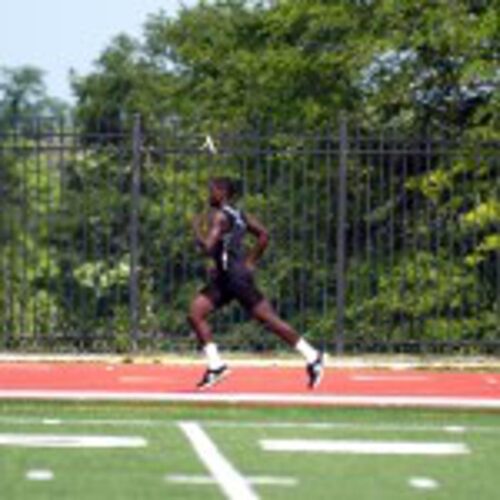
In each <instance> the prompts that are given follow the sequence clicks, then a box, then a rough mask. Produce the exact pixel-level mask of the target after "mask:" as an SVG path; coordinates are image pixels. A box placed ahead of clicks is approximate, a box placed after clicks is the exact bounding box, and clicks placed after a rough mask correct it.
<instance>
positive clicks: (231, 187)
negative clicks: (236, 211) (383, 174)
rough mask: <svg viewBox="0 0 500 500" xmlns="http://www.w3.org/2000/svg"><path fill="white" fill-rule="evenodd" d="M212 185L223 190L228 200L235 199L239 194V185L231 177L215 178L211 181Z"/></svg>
mask: <svg viewBox="0 0 500 500" xmlns="http://www.w3.org/2000/svg"><path fill="white" fill-rule="evenodd" d="M210 185H212V186H216V187H217V188H219V189H222V190H223V191H224V192H225V193H226V195H227V196H228V198H234V196H236V194H237V193H238V188H237V183H236V181H235V180H234V179H231V178H230V177H214V178H212V179H211V180H210Z"/></svg>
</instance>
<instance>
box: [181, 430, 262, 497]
mask: <svg viewBox="0 0 500 500" xmlns="http://www.w3.org/2000/svg"><path fill="white" fill-rule="evenodd" d="M178 425H179V427H180V429H181V430H182V432H183V433H184V434H185V435H186V437H187V438H188V440H189V441H190V443H191V445H192V446H193V448H194V450H195V452H196V454H197V455H198V457H199V458H200V460H201V461H202V462H203V463H204V464H205V467H206V468H207V469H208V471H209V472H210V474H211V475H212V477H213V478H214V480H215V481H216V482H217V484H218V486H219V487H220V489H221V490H222V492H223V493H224V494H225V496H226V497H227V498H228V499H230V500H257V499H258V498H259V497H258V496H257V495H256V493H255V492H254V491H253V489H252V487H251V486H250V484H249V483H248V481H247V480H246V479H245V478H244V477H243V476H242V475H241V474H240V473H239V472H238V470H237V469H236V468H235V467H234V466H233V465H232V464H231V463H230V462H229V461H228V460H227V458H226V457H225V456H224V455H222V453H221V452H220V451H219V449H218V448H217V446H216V445H215V443H214V442H213V441H212V440H211V439H210V437H209V436H208V434H207V433H206V432H205V431H204V430H203V429H202V427H201V425H200V424H198V423H197V422H179V424H178Z"/></svg>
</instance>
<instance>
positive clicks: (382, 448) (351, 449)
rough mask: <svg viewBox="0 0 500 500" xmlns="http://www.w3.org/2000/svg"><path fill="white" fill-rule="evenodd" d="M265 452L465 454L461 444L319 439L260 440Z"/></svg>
mask: <svg viewBox="0 0 500 500" xmlns="http://www.w3.org/2000/svg"><path fill="white" fill-rule="evenodd" d="M260 445H261V447H262V449H264V450H265V451H280V452H300V453H350V454H356V455H467V454H469V453H470V450H469V448H468V447H467V446H466V445H465V444H463V443H423V442H409V441H355V440H352V441H346V440H320V439H262V440H261V441H260Z"/></svg>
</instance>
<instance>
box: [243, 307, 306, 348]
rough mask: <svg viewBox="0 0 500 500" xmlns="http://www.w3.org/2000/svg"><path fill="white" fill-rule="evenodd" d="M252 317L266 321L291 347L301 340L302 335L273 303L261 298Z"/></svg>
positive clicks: (253, 310)
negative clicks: (285, 319) (284, 318)
mask: <svg viewBox="0 0 500 500" xmlns="http://www.w3.org/2000/svg"><path fill="white" fill-rule="evenodd" d="M251 314H252V317H253V318H255V319H257V320H259V321H260V322H262V323H264V325H266V326H267V328H269V330H271V331H272V332H273V333H275V334H276V335H278V336H279V337H280V338H281V339H283V340H284V341H285V342H286V343H287V344H288V345H289V346H290V347H295V346H296V345H297V342H298V341H299V340H300V335H299V334H298V333H297V332H296V331H295V330H294V329H293V328H292V327H291V326H290V325H289V324H288V323H286V322H285V321H283V320H282V319H281V318H280V317H279V316H278V315H277V314H276V311H275V310H274V308H273V306H272V305H271V303H270V302H269V301H268V300H267V299H264V300H261V301H260V302H259V303H258V304H257V305H256V306H255V307H254V308H253V309H252V311H251Z"/></svg>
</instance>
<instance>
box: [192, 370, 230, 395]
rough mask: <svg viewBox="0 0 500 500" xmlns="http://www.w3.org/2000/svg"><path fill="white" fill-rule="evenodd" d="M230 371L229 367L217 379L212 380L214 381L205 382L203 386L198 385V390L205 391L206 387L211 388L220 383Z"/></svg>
mask: <svg viewBox="0 0 500 500" xmlns="http://www.w3.org/2000/svg"><path fill="white" fill-rule="evenodd" d="M230 373H231V370H229V369H227V370H224V372H222V373H221V374H220V375H219V376H218V377H217V378H216V379H214V380H212V382H209V383H207V384H203V385H202V386H198V390H199V391H204V390H206V389H210V387H213V386H214V385H217V384H218V383H220V382H222V381H223V380H224V379H225V378H226V377H227V376H228V375H229V374H230Z"/></svg>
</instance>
